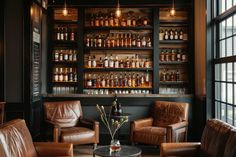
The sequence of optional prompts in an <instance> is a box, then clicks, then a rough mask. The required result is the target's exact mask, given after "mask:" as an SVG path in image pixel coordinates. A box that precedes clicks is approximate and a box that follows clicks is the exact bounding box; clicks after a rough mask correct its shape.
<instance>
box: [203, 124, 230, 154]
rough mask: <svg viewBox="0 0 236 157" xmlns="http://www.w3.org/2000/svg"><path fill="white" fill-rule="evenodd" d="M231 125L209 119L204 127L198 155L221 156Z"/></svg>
mask: <svg viewBox="0 0 236 157" xmlns="http://www.w3.org/2000/svg"><path fill="white" fill-rule="evenodd" d="M232 129H233V126H231V125H229V124H227V123H225V122H223V121H221V120H217V119H210V120H208V121H207V124H206V126H205V128H204V131H203V134H202V139H201V149H200V155H199V156H200V157H222V156H223V154H224V150H225V145H226V142H227V140H228V138H229V135H230V132H231V130H232Z"/></svg>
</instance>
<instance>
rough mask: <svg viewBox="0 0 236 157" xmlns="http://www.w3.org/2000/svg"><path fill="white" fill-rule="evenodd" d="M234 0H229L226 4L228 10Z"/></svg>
mask: <svg viewBox="0 0 236 157" xmlns="http://www.w3.org/2000/svg"><path fill="white" fill-rule="evenodd" d="M223 1H224V0H223ZM232 5H233V4H232V0H227V4H226V10H228V9H229V8H231V7H232Z"/></svg>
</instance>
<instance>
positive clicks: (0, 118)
mask: <svg viewBox="0 0 236 157" xmlns="http://www.w3.org/2000/svg"><path fill="white" fill-rule="evenodd" d="M4 108H5V102H0V124H3V122H4V112H5V109H4Z"/></svg>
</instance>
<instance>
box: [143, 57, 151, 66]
mask: <svg viewBox="0 0 236 157" xmlns="http://www.w3.org/2000/svg"><path fill="white" fill-rule="evenodd" d="M144 67H145V68H150V62H149V60H148V59H147V58H146V60H145V62H144Z"/></svg>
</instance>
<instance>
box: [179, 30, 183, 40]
mask: <svg viewBox="0 0 236 157" xmlns="http://www.w3.org/2000/svg"><path fill="white" fill-rule="evenodd" d="M179 40H183V30H182V29H181V30H180V32H179Z"/></svg>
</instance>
